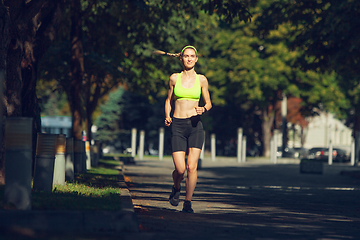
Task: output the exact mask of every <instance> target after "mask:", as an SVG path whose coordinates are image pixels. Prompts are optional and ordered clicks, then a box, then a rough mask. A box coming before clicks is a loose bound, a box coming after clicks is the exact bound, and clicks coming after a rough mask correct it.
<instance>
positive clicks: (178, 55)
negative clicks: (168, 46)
mask: <svg viewBox="0 0 360 240" xmlns="http://www.w3.org/2000/svg"><path fill="white" fill-rule="evenodd" d="M187 48H191V49H193V50H194V51H195V53H196V56H197V50H196V48H195V47H194V46H191V45H186V46H184V47H183V48H182V50H181V52H179V53H168V52H164V51H161V50H155V51H153V54H155V55H167V56H170V57H181V56H182V54H183V53H184V51H185V49H187Z"/></svg>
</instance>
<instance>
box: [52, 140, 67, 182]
mask: <svg viewBox="0 0 360 240" xmlns="http://www.w3.org/2000/svg"><path fill="white" fill-rule="evenodd" d="M65 150H66V135H65V134H59V135H58V137H57V140H56V150H55V151H56V152H55V164H54V178H53V185H65Z"/></svg>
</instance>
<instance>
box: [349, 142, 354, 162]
mask: <svg viewBox="0 0 360 240" xmlns="http://www.w3.org/2000/svg"><path fill="white" fill-rule="evenodd" d="M350 163H351V166H354V165H355V139H354V138H352V139H351V150H350Z"/></svg>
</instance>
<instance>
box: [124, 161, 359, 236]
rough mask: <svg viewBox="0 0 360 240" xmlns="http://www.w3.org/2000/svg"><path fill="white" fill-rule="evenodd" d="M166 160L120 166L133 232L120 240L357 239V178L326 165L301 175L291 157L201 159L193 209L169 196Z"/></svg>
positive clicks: (349, 169) (169, 163) (169, 168)
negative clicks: (282, 159)
mask: <svg viewBox="0 0 360 240" xmlns="http://www.w3.org/2000/svg"><path fill="white" fill-rule="evenodd" d="M172 170H173V164H172V161H171V160H163V161H159V160H143V161H139V160H137V161H136V164H135V165H126V166H125V167H124V174H125V180H126V181H127V185H128V188H129V190H130V193H131V196H132V199H133V204H134V209H135V213H136V215H137V219H138V223H139V228H140V233H138V234H128V235H126V239H143V240H146V239H175V240H176V239H221V240H223V239H360V226H359V224H360V207H359V199H360V179H359V178H356V177H351V176H349V175H348V174H345V175H344V174H340V173H341V172H345V173H346V172H347V173H348V172H358V171H359V167H353V166H346V165H340V164H334V165H332V166H328V165H325V166H324V173H323V174H301V173H300V171H299V164H298V162H296V161H295V162H294V161H293V162H291V161H290V163H279V164H270V163H268V162H267V161H260V160H259V161H255V160H254V161H251V162H247V163H240V164H239V163H237V162H236V160H235V159H217V161H215V162H212V161H210V160H208V161H203V162H202V169H201V170H199V171H198V184H197V187H196V189H195V194H194V197H193V203H192V204H193V209H194V211H195V214H189V213H182V212H181V209H182V201H183V199H184V193H183V194H182V195H181V199H182V201H181V202H180V205H179V206H178V207H172V206H171V205H170V204H169V202H168V197H169V194H170V191H171V186H172V179H171V172H172ZM182 189H185V181H184V182H183V185H182Z"/></svg>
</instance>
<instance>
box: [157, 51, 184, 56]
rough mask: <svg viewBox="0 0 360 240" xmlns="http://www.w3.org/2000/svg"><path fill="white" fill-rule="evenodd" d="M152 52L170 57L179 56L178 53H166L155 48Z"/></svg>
mask: <svg viewBox="0 0 360 240" xmlns="http://www.w3.org/2000/svg"><path fill="white" fill-rule="evenodd" d="M153 54H154V55H167V56H170V57H180V55H181V54H180V53H168V52H164V51H161V50H155V51H153Z"/></svg>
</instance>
